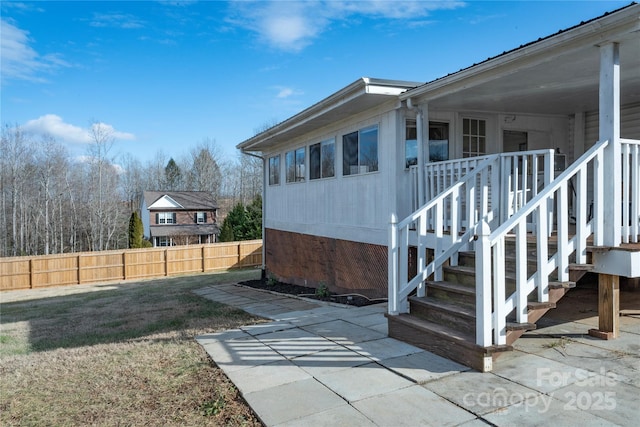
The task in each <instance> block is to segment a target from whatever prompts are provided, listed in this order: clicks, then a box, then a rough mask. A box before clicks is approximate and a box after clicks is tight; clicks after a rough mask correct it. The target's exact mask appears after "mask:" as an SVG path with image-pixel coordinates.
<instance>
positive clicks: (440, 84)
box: [399, 4, 640, 101]
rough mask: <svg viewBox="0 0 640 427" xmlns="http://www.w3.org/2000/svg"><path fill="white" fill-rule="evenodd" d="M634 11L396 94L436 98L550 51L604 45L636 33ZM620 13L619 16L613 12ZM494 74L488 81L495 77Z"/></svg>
mask: <svg viewBox="0 0 640 427" xmlns="http://www.w3.org/2000/svg"><path fill="white" fill-rule="evenodd" d="M634 9H640V5H638V4H631V5H629V6H626V7H624V8H622V9H621V10H618V11H615V12H611V13H610V14H607V15H605V16H602V17H600V18H596V19H594V20H592V21H590V22H587V23H584V24H582V25H579V26H577V27H574V28H571V29H568V30H566V31H563V32H560V33H558V34H555V35H552V36H549V37H546V38H544V39H541V40H538V41H536V42H532V43H529V44H526V45H524V46H521V47H519V48H516V49H514V50H512V51H509V52H506V53H503V54H501V55H498V56H496V57H493V58H489V59H487V60H486V61H484V62H481V63H479V64H475V65H472V66H470V67H468V68H465V69H462V70H460V71H457V72H455V73H452V74H450V75H447V76H444V77H441V78H438V79H436V80H433V81H431V82H427V83H425V84H424V85H422V86H420V87H417V88H415V89H410V90H408V91H406V92H404V93H402V94H400V95H399V99H400V100H402V101H404V100H407V99H409V98H420V97H429V96H430V95H434V96H435V97H438V96H440V95H443V94H445V93H446V91H445V92H442V89H443V88H447V87H451V86H455V85H456V84H459V83H462V82H465V84H466V81H467V80H469V79H470V78H472V77H473V78H477V76H479V75H482V74H486V73H488V72H495V70H498V69H501V70H503V71H502V72H503V73H510V72H512V71H513V70H514V69H517V68H518V67H519V66H521V64H522V63H524V62H531V61H533V60H535V59H534V58H540V57H544V58H546V60H548V58H549V56H550V55H551V54H552V53H551V52H555V54H554V56H557V55H560V54H561V52H562V51H563V50H565V49H575V48H576V45H578V44H579V45H580V46H585V45H591V46H597V45H602V44H605V43H608V42H612V41H616V40H615V38H612V37H615V34H617V33H619V32H621V31H624V32H633V31H640V15H639V14H638V13H634V12H633V11H634ZM616 12H620V13H616ZM495 76H496V74H494V75H493V77H492V78H495Z"/></svg>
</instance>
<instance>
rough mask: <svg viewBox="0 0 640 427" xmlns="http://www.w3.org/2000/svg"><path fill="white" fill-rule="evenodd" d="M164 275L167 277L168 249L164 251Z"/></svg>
mask: <svg viewBox="0 0 640 427" xmlns="http://www.w3.org/2000/svg"><path fill="white" fill-rule="evenodd" d="M164 275H165V276H168V275H169V249H165V250H164Z"/></svg>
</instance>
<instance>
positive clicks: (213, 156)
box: [188, 138, 222, 200]
mask: <svg viewBox="0 0 640 427" xmlns="http://www.w3.org/2000/svg"><path fill="white" fill-rule="evenodd" d="M220 157H221V155H220V149H219V147H218V146H217V145H216V143H215V141H214V140H212V139H210V138H205V139H204V140H203V141H202V142H201V143H200V144H198V145H197V146H196V147H194V148H193V149H192V150H191V167H190V169H189V173H188V188H189V189H191V190H195V191H207V192H209V193H211V195H212V196H213V198H214V199H215V200H218V198H219V197H220V190H221V187H222V173H221V171H220V166H219V161H220Z"/></svg>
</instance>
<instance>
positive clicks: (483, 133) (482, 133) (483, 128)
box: [478, 120, 487, 136]
mask: <svg viewBox="0 0 640 427" xmlns="http://www.w3.org/2000/svg"><path fill="white" fill-rule="evenodd" d="M478 122H479V123H480V129H478V135H480V136H486V135H487V131H486V126H487V122H486V121H484V120H478Z"/></svg>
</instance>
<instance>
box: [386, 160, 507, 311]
mask: <svg viewBox="0 0 640 427" xmlns="http://www.w3.org/2000/svg"><path fill="white" fill-rule="evenodd" d="M499 165H500V155H499V154H498V155H492V156H490V157H488V158H486V159H485V160H483V161H481V162H480V163H478V164H477V165H476V166H475V167H474V169H472V170H470V171H468V172H467V173H466V174H465V175H464V176H463V177H461V178H460V179H459V180H458V181H457V182H456V183H454V184H453V185H451V186H449V188H447V189H445V190H444V191H442V192H441V193H440V194H438V195H437V196H436V197H434V198H433V199H431V200H429V201H428V202H426V203H425V204H424V205H422V207H420V209H418V210H417V211H415V212H413V213H412V214H410V215H409V216H407V217H406V218H405V219H403V220H402V221H400V222H397V218H396V216H395V214H392V215H391V224H390V228H389V230H390V231H389V246H388V248H389V261H388V262H389V271H388V273H389V280H388V281H389V302H388V312H389V313H390V314H398V313H401V312H407V311H408V306H407V296H408V295H409V293H411V292H412V291H413V290H414V289H418V295H419V296H424V280H426V279H427V277H429V276H430V275H431V274H434V273H435V274H436V275H437V276H439V275H441V271H442V270H441V268H442V264H443V263H444V262H445V261H446V260H447V259H448V258H450V257H451V256H452V255H454V254H455V253H456V252H457V251H458V250H459V248H460V247H461V246H463V245H465V244H466V243H468V242H469V240H470V239H471V238H472V237H473V234H474V232H475V223H476V222H475V221H477V218H491V217H493V216H496V217H497V214H495V215H494V214H490V212H489V201H488V200H487V194H486V193H485V192H481V195H480V197H481V200H480V203H479V204H480V206H481V209H482V213H481V214H480V215H476V214H475V209H476V203H475V192H476V191H475V184H476V181H477V179H478V176H479V175H480V176H481V180H482V181H483V182H485V183H486V182H487V180H488V179H489V177H488V169H489V168H490V167H499ZM492 178H493V179H495V184H494V185H496V186H498V185H499V179H498V178H499V177H498V178H496V177H492ZM463 187H465V189H466V198H467V200H468V201H469V200H470V202H468V203H467V205H468V210H467V213H466V217H467V220H468V224H467V227H466V232H465V233H464V234H462V235H459V233H458V231H459V230H458V224H459V222H458V220H457V215H458V212H457V210H458V206H457V205H456V204H455V203H451V207H452V210H453V211H455V212H454V213H453V215H452V216H454V217H456V219H454V220H452V221H451V227H450V229H449V233H450V234H449V235H450V242H449V243H450V244H449V245H448V246H447V247H440V245H441V243H442V240H443V237H444V232H443V231H444V224H443V217H444V215H443V209H444V206H445V203H444V201H445V200H446V199H447V198H449V197H451V198H454V199H458V198H459V196H460V193H461V191H462V188H463ZM432 210H434V211H435V212H434V214H433V215H431V217H432V219H433V221H432V222H433V225H434V233H433V234H434V236H435V240H436V245H435V246H436V250H435V252H436V255H435V257H434V260H433V261H432V262H430V263H429V264H426V262H425V261H426V260H425V252H426V248H427V244H426V242H425V241H424V240H425V239H424V237H425V236H426V234H427V233H426V231H427V224H428V223H429V222H430V221H429V219H430V218H429V213H430V212H431V211H432ZM469 219H472V221H473V222H470V221H469ZM412 226H413V227H415V231H416V232H417V233H418V236H422V238H420V237H419V238H418V241H419V242H418V245H417V247H418V250H417V252H418V254H417V263H416V264H417V266H418V271H417V274H416V276H414V277H413V278H412V279H411V280H409V279H408V266H407V262H406V261H407V260H408V246H409V245H408V242H409V230H410V228H411V227H412ZM401 230H402V233H401ZM423 266H424V267H423Z"/></svg>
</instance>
